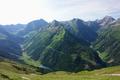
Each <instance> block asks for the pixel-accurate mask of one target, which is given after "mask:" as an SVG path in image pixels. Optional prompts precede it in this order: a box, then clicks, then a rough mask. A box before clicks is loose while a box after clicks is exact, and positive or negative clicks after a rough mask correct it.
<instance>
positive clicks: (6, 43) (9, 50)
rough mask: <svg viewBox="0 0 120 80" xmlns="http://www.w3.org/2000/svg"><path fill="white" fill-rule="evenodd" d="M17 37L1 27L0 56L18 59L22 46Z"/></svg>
mask: <svg viewBox="0 0 120 80" xmlns="http://www.w3.org/2000/svg"><path fill="white" fill-rule="evenodd" d="M14 40H15V37H14V36H13V35H11V34H9V33H8V32H7V31H5V29H3V28H2V27H0V57H4V58H9V59H12V60H16V59H18V58H19V57H20V55H21V53H22V52H21V48H20V46H19V44H17V43H16V40H15V41H14Z"/></svg>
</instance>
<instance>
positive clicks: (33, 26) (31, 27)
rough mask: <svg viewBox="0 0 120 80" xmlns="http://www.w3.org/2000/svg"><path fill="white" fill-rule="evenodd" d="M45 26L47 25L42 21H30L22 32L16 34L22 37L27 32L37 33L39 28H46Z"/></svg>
mask: <svg viewBox="0 0 120 80" xmlns="http://www.w3.org/2000/svg"><path fill="white" fill-rule="evenodd" d="M47 24H48V23H47V22H46V21H45V20H43V19H40V20H34V21H31V22H29V23H28V24H27V25H26V27H25V29H24V30H22V31H20V32H19V33H18V35H20V36H24V35H26V34H28V33H29V32H32V31H38V30H39V29H40V28H41V27H43V26H46V25H47Z"/></svg>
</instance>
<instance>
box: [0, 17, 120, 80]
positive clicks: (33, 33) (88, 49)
mask: <svg viewBox="0 0 120 80" xmlns="http://www.w3.org/2000/svg"><path fill="white" fill-rule="evenodd" d="M119 65H120V19H119V18H118V19H114V18H113V17H111V16H105V17H104V18H103V19H98V20H95V21H83V20H81V19H78V18H74V19H72V20H69V21H57V20H54V21H52V22H46V21H45V20H43V19H40V20H34V21H31V22H29V23H28V24H16V25H13V24H12V25H0V80H119V79H120V66H119Z"/></svg>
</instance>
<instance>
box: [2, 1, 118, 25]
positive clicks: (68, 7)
mask: <svg viewBox="0 0 120 80" xmlns="http://www.w3.org/2000/svg"><path fill="white" fill-rule="evenodd" d="M106 15H110V16H113V17H115V18H118V17H120V0H0V24H11V23H13V24H16V23H28V22H29V21H32V20H35V19H40V18H43V19H45V20H46V21H52V20H54V19H56V20H59V21H61V20H62V21H64V20H69V19H72V18H80V19H83V20H95V19H99V18H103V17H104V16H106Z"/></svg>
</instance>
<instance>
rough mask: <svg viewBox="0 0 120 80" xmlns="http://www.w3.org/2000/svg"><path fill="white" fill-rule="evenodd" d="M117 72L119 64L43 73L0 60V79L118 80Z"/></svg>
mask: <svg viewBox="0 0 120 80" xmlns="http://www.w3.org/2000/svg"><path fill="white" fill-rule="evenodd" d="M113 74H114V75H113ZM117 74H120V66H116V67H109V68H103V69H98V70H94V71H82V72H78V73H71V72H64V71H58V72H51V73H48V74H44V75H43V74H40V73H38V72H36V70H34V69H33V68H30V67H28V66H27V67H25V65H24V67H23V65H21V64H16V63H13V62H6V61H1V62H0V80H119V79H120V76H118V75H117Z"/></svg>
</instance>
